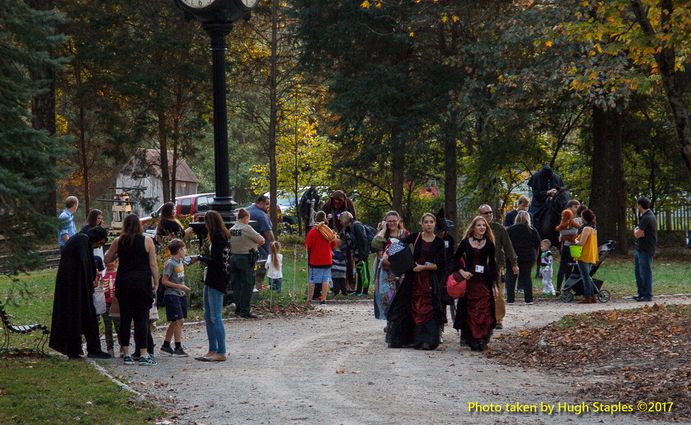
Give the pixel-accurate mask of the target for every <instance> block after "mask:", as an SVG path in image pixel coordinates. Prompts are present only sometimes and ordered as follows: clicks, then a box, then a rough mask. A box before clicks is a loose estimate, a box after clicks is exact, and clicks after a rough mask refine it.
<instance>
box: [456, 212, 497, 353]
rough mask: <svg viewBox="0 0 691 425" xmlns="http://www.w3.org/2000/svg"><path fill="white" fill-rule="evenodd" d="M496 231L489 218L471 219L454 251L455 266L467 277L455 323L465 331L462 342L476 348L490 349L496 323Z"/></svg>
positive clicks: (462, 331) (459, 328) (462, 334)
mask: <svg viewBox="0 0 691 425" xmlns="http://www.w3.org/2000/svg"><path fill="white" fill-rule="evenodd" d="M495 257H496V255H495V247H494V234H493V233H492V229H491V228H490V226H489V223H488V222H487V220H486V219H485V218H484V217H482V216H477V217H475V218H474V219H473V221H471V222H470V225H469V226H468V229H467V230H466V232H465V235H464V236H463V240H461V243H460V244H459V245H458V249H456V253H455V254H454V264H455V266H454V269H455V270H456V271H458V272H459V273H460V274H461V276H462V277H463V278H464V279H465V280H466V292H465V296H464V297H462V298H459V300H458V304H457V308H456V318H455V320H454V324H453V327H454V328H456V329H458V330H459V331H460V332H461V346H463V344H464V343H465V344H467V345H468V346H470V349H471V350H473V351H484V350H486V349H487V344H488V343H489V338H490V336H491V335H492V330H493V329H494V328H495V326H496V319H495V314H494V291H493V290H492V286H493V285H494V282H495V281H496V280H497V275H498V267H497V261H496V258H495Z"/></svg>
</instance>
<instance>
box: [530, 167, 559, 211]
mask: <svg viewBox="0 0 691 425" xmlns="http://www.w3.org/2000/svg"><path fill="white" fill-rule="evenodd" d="M528 186H530V190H532V192H533V199H532V201H531V202H530V208H529V209H528V212H529V213H530V214H533V215H534V214H535V213H536V212H537V211H538V210H539V209H540V208H542V206H543V205H545V202H546V201H547V192H548V191H549V190H551V189H559V188H561V187H564V181H563V180H562V179H561V177H559V175H558V174H555V173H554V171H552V167H550V166H549V165H548V164H545V165H544V166H543V167H542V169H541V170H540V171H538V172H537V173H535V174H533V176H532V177H531V178H530V180H528Z"/></svg>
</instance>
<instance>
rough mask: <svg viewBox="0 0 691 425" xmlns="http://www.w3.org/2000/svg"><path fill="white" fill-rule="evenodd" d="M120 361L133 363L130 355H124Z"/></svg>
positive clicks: (127, 363)
mask: <svg viewBox="0 0 691 425" xmlns="http://www.w3.org/2000/svg"><path fill="white" fill-rule="evenodd" d="M122 362H123V363H124V364H126V365H133V364H134V360H132V356H124V357H123V358H122Z"/></svg>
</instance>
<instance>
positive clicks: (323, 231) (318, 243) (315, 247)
mask: <svg viewBox="0 0 691 425" xmlns="http://www.w3.org/2000/svg"><path fill="white" fill-rule="evenodd" d="M315 221H316V223H315V225H314V227H312V228H311V229H310V231H309V233H307V238H305V247H306V248H307V264H308V265H309V285H308V286H307V303H310V302H311V301H312V296H313V295H314V285H315V284H317V283H321V284H322V290H321V298H320V299H319V304H320V305H324V304H326V296H327V294H328V293H329V287H330V286H331V285H332V283H331V263H332V250H333V248H334V247H335V246H336V234H335V233H334V232H333V230H331V229H330V228H329V226H328V225H327V224H326V223H325V222H326V213H325V212H324V211H319V212H318V213H317V215H316V216H315Z"/></svg>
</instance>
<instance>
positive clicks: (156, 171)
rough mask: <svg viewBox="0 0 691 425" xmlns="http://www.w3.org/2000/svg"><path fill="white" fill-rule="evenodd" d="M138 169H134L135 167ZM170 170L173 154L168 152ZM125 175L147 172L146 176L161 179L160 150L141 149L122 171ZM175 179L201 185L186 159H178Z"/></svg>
mask: <svg viewBox="0 0 691 425" xmlns="http://www.w3.org/2000/svg"><path fill="white" fill-rule="evenodd" d="M142 159H143V160H144V161H145V164H142V163H141V160H142ZM135 163H136V166H137V169H136V170H135V169H134V166H135ZM168 168H169V169H172V168H173V152H170V151H169V152H168ZM122 171H123V172H124V173H134V172H143V171H146V174H148V175H152V176H155V177H161V155H160V151H159V150H158V149H140V150H138V151H137V152H136V153H135V154H134V155H133V156H132V158H131V159H130V160H129V161H128V162H127V165H126V166H125V167H124V168H123V170H122ZM175 179H176V181H179V182H188V183H199V180H198V179H197V176H195V175H194V172H193V171H192V169H191V168H190V166H189V165H187V161H185V159H184V158H178V163H177V170H176V173H175Z"/></svg>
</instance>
